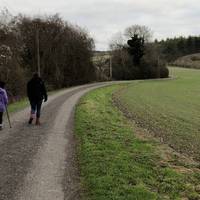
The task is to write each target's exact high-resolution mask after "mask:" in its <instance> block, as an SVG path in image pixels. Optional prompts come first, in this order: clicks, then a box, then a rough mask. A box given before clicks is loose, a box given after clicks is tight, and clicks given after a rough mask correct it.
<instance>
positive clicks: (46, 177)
mask: <svg viewBox="0 0 200 200" xmlns="http://www.w3.org/2000/svg"><path fill="white" fill-rule="evenodd" d="M108 84H111V83H96V84H89V85H84V86H79V87H74V88H70V89H67V90H63V91H61V92H58V93H57V94H54V95H52V96H51V97H50V98H49V100H48V102H47V103H44V106H43V110H42V116H41V121H42V125H41V126H35V125H28V123H27V119H28V117H29V108H26V109H24V110H22V111H20V112H17V113H15V114H13V115H12V116H11V121H12V124H13V128H12V129H8V125H6V128H5V129H4V130H3V131H1V132H0V200H78V199H80V196H79V193H80V186H79V176H78V170H77V165H76V159H75V148H74V147H75V145H76V143H75V139H74V136H73V116H74V107H75V105H76V103H77V102H78V100H79V99H80V97H81V96H82V95H84V94H85V93H86V92H88V91H90V90H92V89H95V88H98V87H102V86H105V85H108Z"/></svg>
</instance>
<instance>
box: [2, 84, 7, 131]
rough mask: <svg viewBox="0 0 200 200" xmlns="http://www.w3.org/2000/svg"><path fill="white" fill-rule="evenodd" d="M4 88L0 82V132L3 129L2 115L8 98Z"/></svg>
mask: <svg viewBox="0 0 200 200" xmlns="http://www.w3.org/2000/svg"><path fill="white" fill-rule="evenodd" d="M4 87H5V83H4V82H3V81H0V131H1V130H2V129H3V113H4V111H5V110H6V106H7V104H8V96H7V93H6V90H5V89H4Z"/></svg>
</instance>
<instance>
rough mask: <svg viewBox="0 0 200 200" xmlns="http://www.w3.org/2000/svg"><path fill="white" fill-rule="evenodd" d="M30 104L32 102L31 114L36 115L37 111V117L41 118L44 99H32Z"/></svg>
mask: <svg viewBox="0 0 200 200" xmlns="http://www.w3.org/2000/svg"><path fill="white" fill-rule="evenodd" d="M30 104H31V114H32V115H34V114H35V113H36V117H37V118H40V113H41V107H42V100H40V101H30Z"/></svg>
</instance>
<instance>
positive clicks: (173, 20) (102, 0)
mask: <svg viewBox="0 0 200 200" xmlns="http://www.w3.org/2000/svg"><path fill="white" fill-rule="evenodd" d="M2 7H7V8H8V10H9V11H10V12H11V13H13V14H14V15H16V14H17V13H19V12H21V13H25V14H31V15H37V14H41V15H42V14H55V13H59V14H60V16H61V17H62V18H64V19H65V20H67V21H69V22H71V23H74V24H78V25H79V26H82V27H85V28H87V30H88V31H89V32H90V34H91V36H92V37H93V38H94V39H95V43H96V49H97V50H106V49H108V43H109V41H110V39H111V37H112V35H113V34H115V33H116V32H119V31H121V32H123V30H124V29H125V28H126V27H128V26H130V25H134V24H139V25H146V26H148V27H149V28H151V30H152V31H153V33H154V38H157V39H165V38H166V37H175V36H180V35H183V36H188V35H200V0H79V1H78V0H0V8H2Z"/></svg>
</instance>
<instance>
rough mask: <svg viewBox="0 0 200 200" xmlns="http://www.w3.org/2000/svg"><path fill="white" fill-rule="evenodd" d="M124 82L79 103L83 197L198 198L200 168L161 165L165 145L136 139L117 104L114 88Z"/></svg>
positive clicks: (99, 199) (132, 199) (77, 130)
mask: <svg viewBox="0 0 200 200" xmlns="http://www.w3.org/2000/svg"><path fill="white" fill-rule="evenodd" d="M121 87H123V86H119V85H118V86H116V85H115V86H111V87H106V88H102V89H97V90H95V91H93V92H91V93H89V94H88V95H86V96H85V97H84V98H82V99H81V101H80V103H79V106H78V107H77V108H76V114H75V133H76V137H77V139H78V141H79V147H78V157H79V163H80V171H81V180H82V186H83V188H84V191H85V197H84V199H87V200H105V199H106V200H111V199H112V200H159V199H160V200H164V199H173V200H174V199H177V200H178V199H183V198H186V199H190V200H194V199H199V198H200V196H199V194H198V192H200V191H198V187H197V186H198V183H199V182H200V173H199V172H190V173H188V172H186V173H181V172H178V171H176V170H175V169H173V168H172V167H170V166H168V165H163V164H161V163H162V161H163V158H162V157H161V148H160V144H159V143H158V142H156V141H155V140H143V139H139V138H137V137H136V134H135V132H134V131H133V130H134V129H135V128H134V127H133V126H132V124H131V123H129V122H128V121H127V119H126V118H125V117H124V116H123V115H122V113H121V112H120V111H119V110H118V109H117V108H116V107H114V106H113V104H112V93H113V92H115V91H116V90H118V89H120V88H121ZM195 186H196V187H195Z"/></svg>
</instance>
